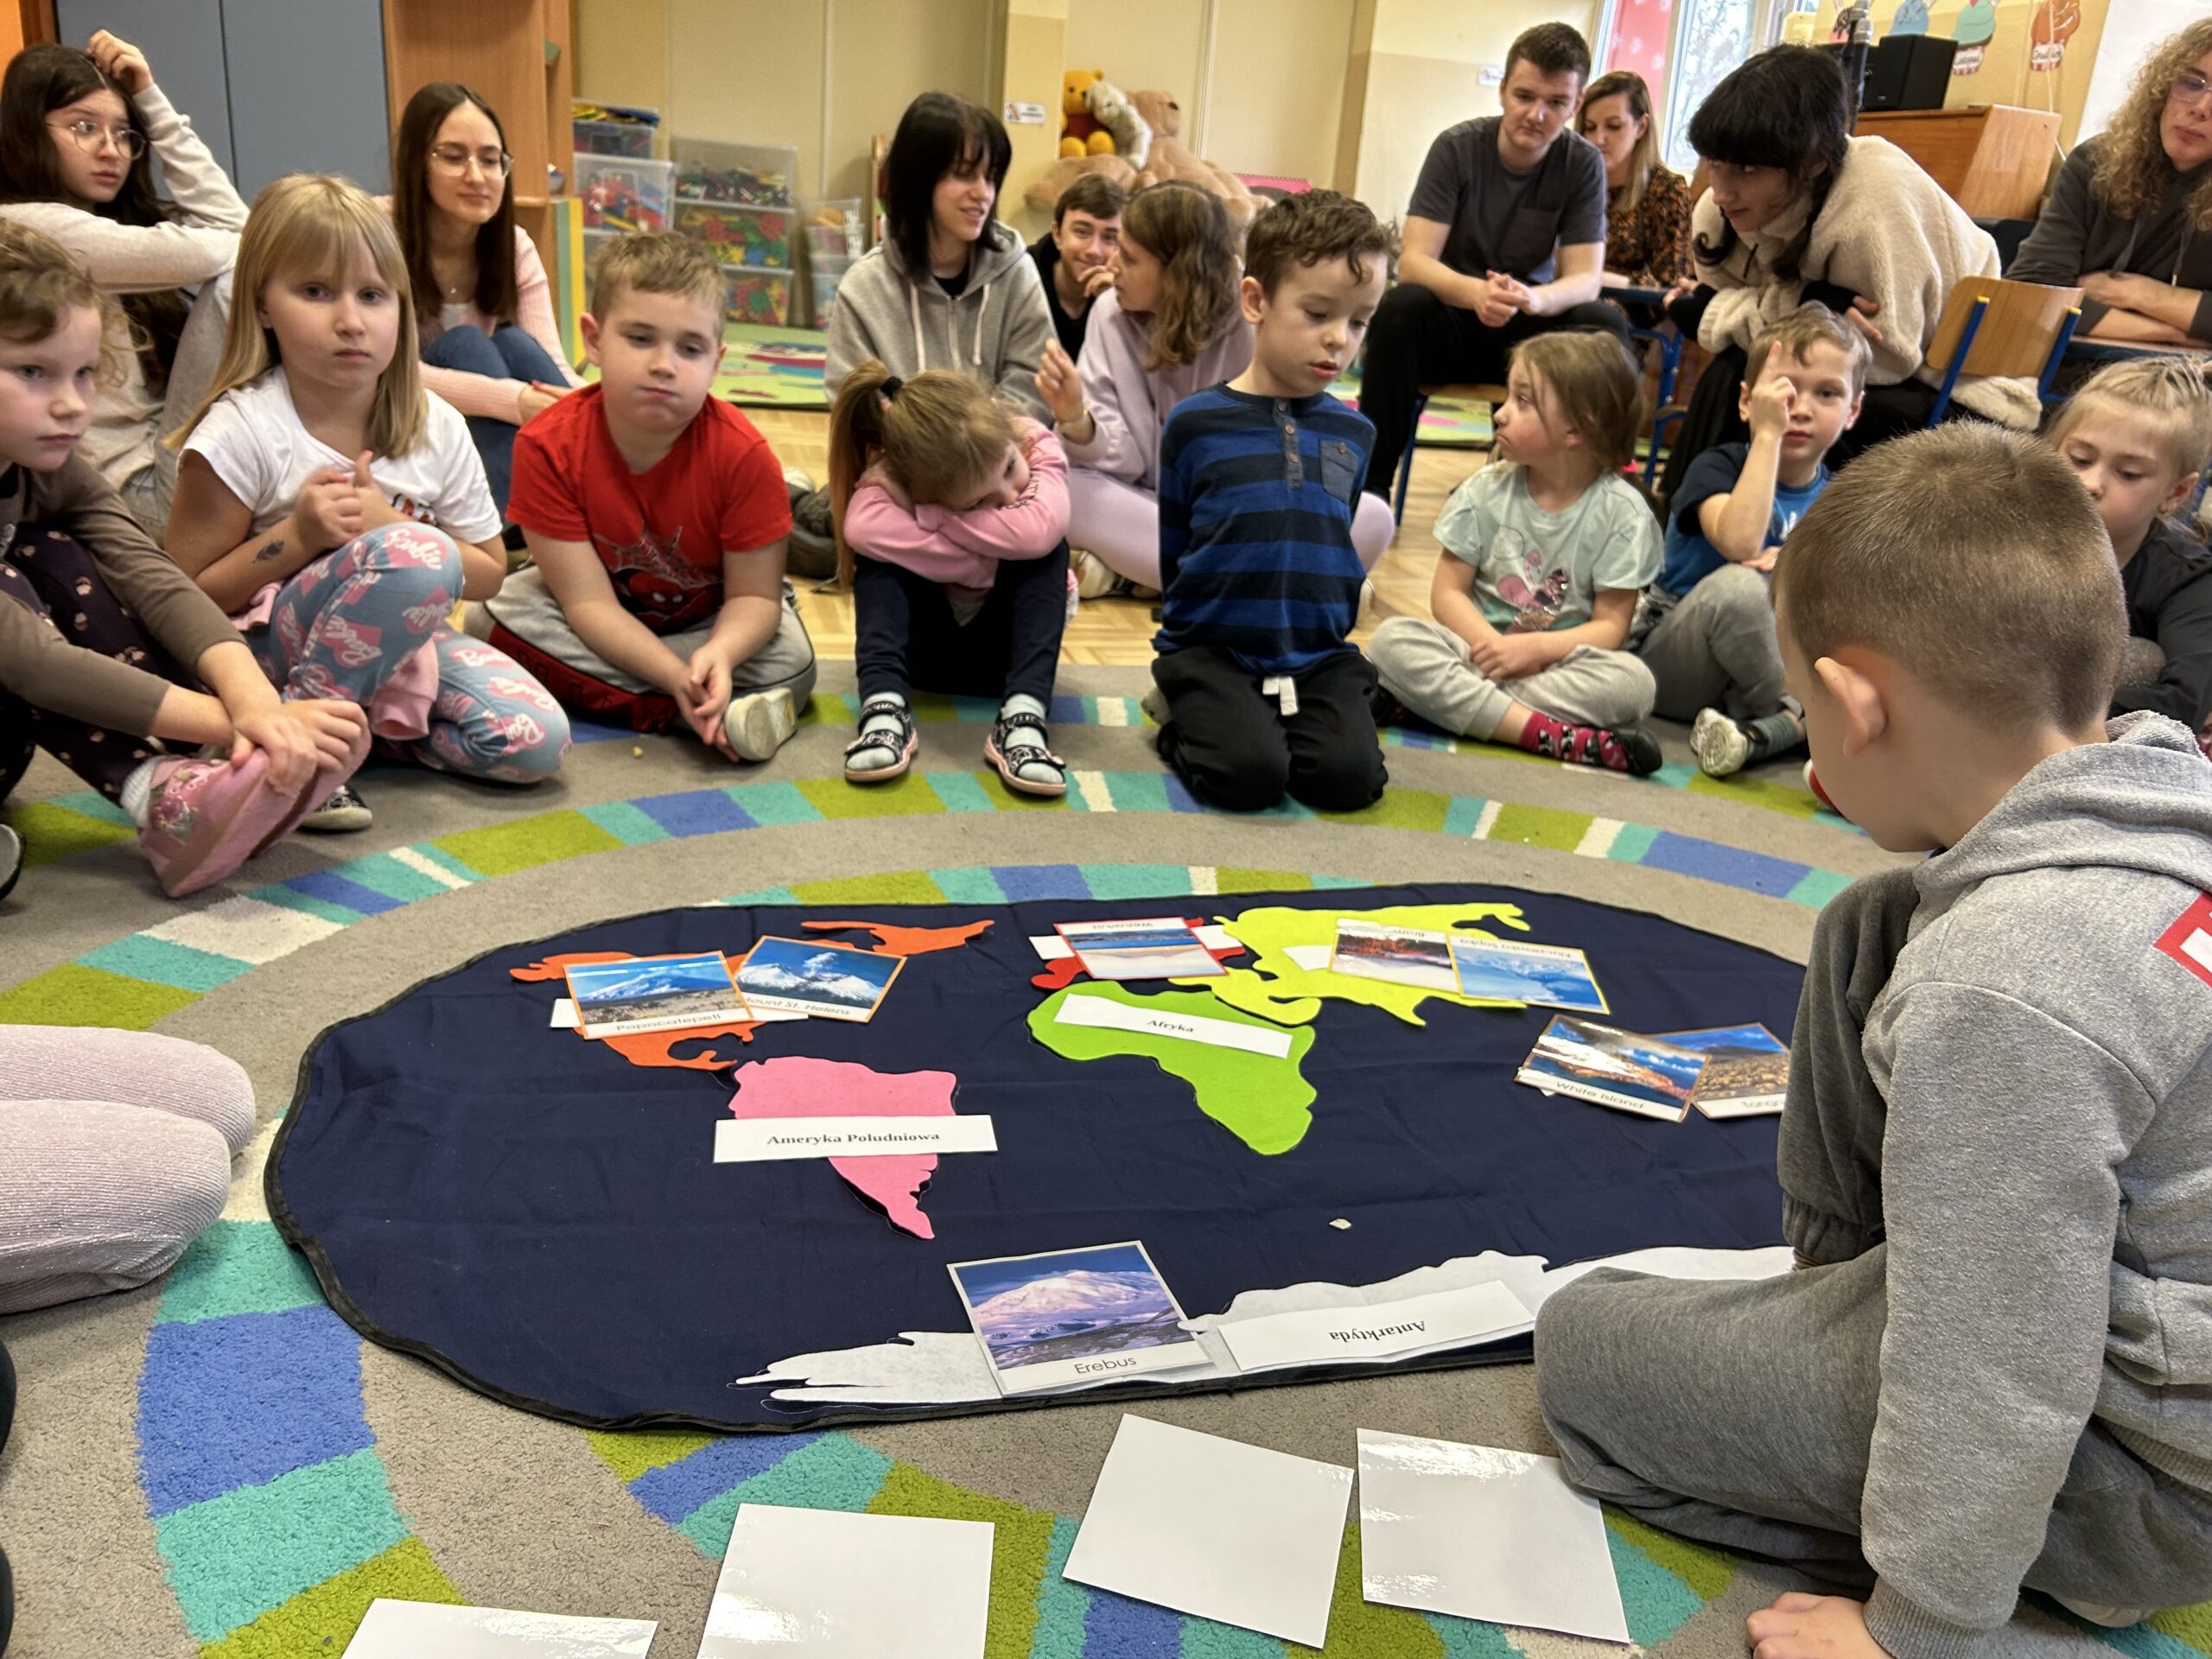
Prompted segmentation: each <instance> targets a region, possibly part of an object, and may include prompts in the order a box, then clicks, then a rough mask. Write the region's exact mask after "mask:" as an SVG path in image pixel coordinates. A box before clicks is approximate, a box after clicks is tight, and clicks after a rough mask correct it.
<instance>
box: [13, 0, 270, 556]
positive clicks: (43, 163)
mask: <svg viewBox="0 0 2212 1659" xmlns="http://www.w3.org/2000/svg"><path fill="white" fill-rule="evenodd" d="M156 158H158V159H159V160H160V162H161V163H162V183H163V184H164V185H165V186H166V187H167V188H168V190H169V192H170V197H169V198H168V199H164V198H163V197H162V196H161V195H160V194H157V193H156V191H155V189H154V180H153V162H155V160H156ZM245 212H246V209H245V202H243V201H241V200H238V192H237V191H236V190H235V189H233V188H232V187H231V181H230V179H229V178H228V177H227V176H226V175H225V174H224V172H223V168H222V165H221V163H220V162H217V161H216V159H215V157H214V156H213V155H212V154H210V153H209V151H208V149H207V145H206V144H204V143H201V142H200V135H199V134H197V133H195V132H194V131H193V130H192V124H191V122H190V121H189V120H188V119H187V118H185V117H183V116H181V115H179V114H178V113H177V112H176V111H175V110H173V109H171V108H170V107H169V101H168V99H166V98H164V97H163V96H162V89H161V88H160V87H159V86H156V85H155V84H154V72H153V71H152V70H151V69H150V68H149V67H147V63H146V59H145V54H143V53H142V52H140V51H139V50H138V48H137V47H135V46H133V45H131V44H130V42H129V41H121V40H118V39H117V38H116V37H115V36H114V35H111V34H109V33H108V32H107V31H106V30H105V29H103V30H101V31H100V32H99V34H97V35H93V36H92V41H91V43H90V44H89V45H88V46H87V47H86V48H85V49H84V50H83V51H79V50H78V49H77V48H74V47H68V46H60V45H54V44H51V43H48V44H42V45H39V46H32V47H26V48H24V49H23V50H22V51H21V52H18V53H17V54H16V55H15V57H14V58H13V59H12V60H10V62H9V65H8V72H7V74H6V76H5V77H4V79H0V215H5V216H6V217H7V218H10V219H16V220H17V221H19V222H21V223H22V224H25V225H29V226H32V227H33V228H35V229H37V230H41V231H43V232H46V233H47V234H48V236H50V237H52V238H54V240H55V241H57V242H59V243H60V245H62V246H63V247H64V248H66V249H67V251H69V252H70V253H71V254H73V256H75V257H76V258H77V260H78V261H79V263H80V264H83V265H84V267H85V268H86V270H88V271H89V272H91V274H92V280H93V281H94V282H95V283H98V284H99V286H100V288H101V289H104V290H105V291H106V292H107V293H110V294H112V295H115V296H118V299H119V300H120V301H121V312H122V321H120V322H119V323H118V328H121V327H128V329H129V332H130V339H129V340H128V341H127V342H125V341H122V340H118V346H122V347H123V349H121V350H119V351H118V353H116V355H117V357H118V360H119V361H120V363H121V365H122V373H121V374H120V375H119V376H118V377H117V378H115V379H114V380H113V382H112V383H111V384H109V385H104V386H103V387H102V388H101V390H100V394H99V402H98V404H96V405H95V406H94V410H93V414H92V429H91V430H90V431H88V432H87V433H86V435H85V439H84V442H83V444H82V446H81V450H80V453H82V454H84V456H85V458H86V460H88V461H91V462H92V465H93V466H95V467H98V468H99V471H100V473H101V474H102V476H104V477H105V479H106V480H107V481H108V482H109V483H111V484H112V485H113V486H115V487H116V488H117V489H118V490H119V491H121V492H122V493H123V499H124V502H125V503H126V504H127V505H129V506H130V510H131V512H133V513H135V514H136V515H137V518H139V520H140V521H141V522H142V523H143V524H144V525H145V526H146V528H147V530H148V531H150V532H151V533H152V534H153V536H154V537H155V538H156V540H158V539H159V538H160V537H161V535H162V531H163V530H164V528H165V527H166V525H167V524H168V512H169V498H170V496H171V495H172V493H174V492H175V487H176V460H175V456H174V455H173V454H171V453H170V452H169V451H168V450H167V449H165V448H162V444H161V442H160V440H161V438H162V435H163V434H165V433H167V432H168V431H169V430H170V429H173V428H174V427H175V425H176V424H177V423H178V421H179V420H181V418H182V416H183V414H184V412H185V411H186V410H190V409H193V408H194V407H196V406H197V405H198V404H199V402H200V399H201V397H204V396H205V395H206V394H207V384H208V381H209V378H211V377H212V376H213V373H214V369H215V361H216V359H217V358H219V356H220V355H221V354H222V348H223V327H224V323H225V321H226V314H227V313H228V310H229V307H230V271H231V265H232V262H233V261H234V260H236V259H237V257H238V232H239V231H240V230H242V229H243V228H244V227H245ZM193 288H197V289H198V290H199V294H198V297H197V298H196V299H195V298H194V296H192V295H191V294H189V293H188V292H186V290H187V289H193Z"/></svg>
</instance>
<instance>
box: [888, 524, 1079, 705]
mask: <svg viewBox="0 0 2212 1659" xmlns="http://www.w3.org/2000/svg"><path fill="white" fill-rule="evenodd" d="M1067 625H1068V544H1067V543H1065V542H1062V543H1060V544H1059V545H1058V547H1056V548H1054V549H1053V550H1052V551H1051V552H1050V553H1047V554H1046V555H1045V556H1044V557H1043V558H1041V559H1001V560H1000V561H999V575H998V580H997V582H995V583H993V584H992V587H991V594H990V597H989V598H988V599H986V600H985V601H983V608H982V610H980V611H978V612H976V614H975V615H973V616H971V617H969V619H968V620H967V621H966V623H964V624H963V623H961V622H959V621H957V620H954V617H953V614H952V601H950V599H948V598H946V597H945V591H944V585H943V584H942V583H940V582H931V580H930V579H929V578H928V577H926V576H918V575H915V574H914V573H913V572H912V571H911V570H909V569H906V568H905V567H903V566H901V565H896V564H887V563H884V562H883V561H881V560H880V559H868V558H861V559H855V561H854V562H853V661H854V663H855V665H856V666H857V667H858V668H859V670H860V682H861V702H867V701H868V699H869V698H870V697H873V696H880V695H881V694H882V693H884V692H887V691H895V692H897V693H898V694H899V696H905V695H906V693H907V692H908V691H909V690H916V691H942V692H944V693H946V694H947V695H949V696H956V697H1000V698H1005V697H1010V696H1014V695H1016V694H1017V693H1021V692H1026V693H1027V694H1028V695H1029V696H1033V697H1034V698H1036V699H1037V700H1038V702H1042V703H1046V704H1048V705H1049V704H1050V703H1051V702H1052V673H1053V671H1054V669H1055V668H1057V667H1058V664H1059V659H1060V635H1061V633H1062V632H1065V629H1066V627H1067Z"/></svg>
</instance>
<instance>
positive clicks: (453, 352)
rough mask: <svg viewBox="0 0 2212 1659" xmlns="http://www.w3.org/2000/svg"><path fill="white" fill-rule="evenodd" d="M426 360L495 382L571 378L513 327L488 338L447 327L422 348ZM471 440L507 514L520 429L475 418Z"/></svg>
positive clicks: (493, 417)
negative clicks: (516, 432) (516, 441)
mask: <svg viewBox="0 0 2212 1659" xmlns="http://www.w3.org/2000/svg"><path fill="white" fill-rule="evenodd" d="M423 361H424V362H425V363H428V364H429V365H430V366H431V367H433V368H438V369H459V370H461V372H463V373H465V374H480V375H483V376H484V377H485V378H486V379H491V380H519V381H521V382H522V383H523V384H524V385H529V384H530V383H531V381H533V380H543V382H545V383H546V384H547V385H554V386H563V385H567V384H568V382H569V377H568V376H566V375H565V374H563V373H562V372H561V369H560V365H558V364H556V363H555V362H554V360H553V359H551V358H550V357H548V356H547V355H546V354H545V348H544V347H543V346H540V345H539V344H538V343H537V340H535V339H533V338H532V337H531V334H530V333H529V331H528V330H526V329H522V328H518V327H515V326H514V324H512V323H507V324H505V326H503V327H499V328H497V329H495V330H493V332H492V333H491V334H486V333H485V332H484V331H483V330H482V329H481V328H476V327H470V326H469V325H467V324H466V323H464V324H462V325H461V327H458V328H448V329H447V330H446V331H445V333H443V334H440V335H439V336H438V337H437V338H436V339H435V340H432V341H431V342H430V343H429V345H428V346H424V347H423ZM467 419H468V435H469V436H470V437H471V438H473V439H474V440H475V441H476V453H477V454H480V455H481V456H482V457H483V458H484V476H485V477H486V479H487V480H490V482H491V485H492V500H493V505H496V506H497V507H498V508H499V512H501V514H502V515H504V514H505V512H506V510H507V486H509V484H510V483H512V481H513V479H514V470H515V428H514V426H513V424H512V423H511V422H507V421H503V420H501V419H499V416H496V415H471V416H468V417H467Z"/></svg>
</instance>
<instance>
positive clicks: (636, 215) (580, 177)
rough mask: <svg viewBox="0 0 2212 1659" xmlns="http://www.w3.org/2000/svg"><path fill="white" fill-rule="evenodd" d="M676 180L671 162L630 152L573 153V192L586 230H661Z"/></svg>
mask: <svg viewBox="0 0 2212 1659" xmlns="http://www.w3.org/2000/svg"><path fill="white" fill-rule="evenodd" d="M675 182H676V167H675V164H674V163H673V162H655V161H647V160H643V159H640V158H639V157H637V156H577V157H576V178H575V190H576V196H577V199H578V200H581V201H582V203H583V205H584V228H585V229H586V230H588V231H664V230H666V229H667V228H668V217H669V198H670V196H671V194H672V187H673V185H674V184H675Z"/></svg>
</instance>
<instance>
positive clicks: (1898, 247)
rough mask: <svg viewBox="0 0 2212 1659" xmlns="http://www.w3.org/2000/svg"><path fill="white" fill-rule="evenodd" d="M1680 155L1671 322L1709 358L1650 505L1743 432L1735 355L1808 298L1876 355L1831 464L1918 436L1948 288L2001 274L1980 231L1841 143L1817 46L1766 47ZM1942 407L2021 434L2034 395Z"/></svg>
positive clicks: (1930, 186) (2000, 385)
mask: <svg viewBox="0 0 2212 1659" xmlns="http://www.w3.org/2000/svg"><path fill="white" fill-rule="evenodd" d="M1690 143H1692V144H1694V145H1695V146H1696V148H1697V153H1698V154H1699V155H1700V156H1703V157H1704V158H1705V161H1706V163H1707V168H1708V170H1709V176H1710V178H1711V180H1712V184H1711V188H1708V189H1707V191H1706V193H1705V194H1704V195H1703V196H1702V197H1701V198H1700V200H1699V201H1698V204H1697V207H1696V210H1695V212H1694V213H1693V214H1692V215H1691V221H1690V225H1691V238H1690V247H1691V252H1692V255H1693V257H1694V281H1695V286H1694V291H1691V292H1688V293H1687V294H1686V295H1684V296H1682V297H1681V298H1679V299H1678V300H1677V301H1676V302H1675V303H1674V304H1673V305H1672V306H1670V308H1669V315H1671V316H1672V317H1673V318H1674V319H1675V322H1676V323H1677V324H1678V325H1679V326H1680V327H1681V329H1682V331H1683V332H1684V333H1685V334H1695V335H1696V337H1697V340H1698V343H1699V344H1700V345H1701V346H1704V347H1705V348H1706V350H1707V351H1708V352H1711V353H1713V354H1714V355H1713V362H1712V363H1711V364H1710V365H1707V369H1706V371H1705V372H1704V373H1703V374H1702V375H1701V376H1700V377H1699V380H1698V388H1697V391H1696V393H1695V395H1694V397H1692V399H1691V402H1690V409H1689V414H1688V417H1687V418H1686V419H1685V420H1684V422H1683V429H1682V431H1681V435H1679V436H1678V438H1677V441H1676V442H1675V447H1674V450H1673V452H1672V454H1669V457H1668V462H1667V473H1666V476H1665V479H1664V480H1663V483H1662V490H1661V493H1662V495H1671V494H1672V493H1673V491H1674V488H1675V485H1676V483H1677V482H1678V481H1679V480H1680V479H1681V473H1682V470H1683V468H1684V467H1687V466H1688V462H1689V461H1690V460H1691V458H1692V457H1694V455H1696V454H1698V453H1700V451H1702V450H1704V449H1707V448H1710V447H1712V446H1713V444H1716V443H1729V442H1740V441H1741V440H1742V439H1743V438H1744V437H1745V435H1746V433H1747V431H1748V429H1747V428H1746V427H1745V424H1744V421H1743V417H1742V416H1741V415H1740V414H1739V413H1738V410H1737V391H1738V387H1739V386H1740V385H1741V384H1742V381H1743V375H1744V370H1745V353H1746V352H1748V350H1749V349H1750V346H1751V340H1752V339H1753V338H1754V337H1755V336H1757V335H1758V334H1759V333H1761V332H1762V331H1763V330H1764V328H1765V327H1767V326H1768V325H1769V324H1770V323H1773V322H1777V321H1780V320H1781V319H1782V318H1783V317H1784V316H1787V315H1789V313H1791V312H1793V311H1795V310H1796V309H1797V308H1798V307H1799V306H1801V305H1802V304H1804V303H1805V302H1807V301H1808V300H1817V301H1819V302H1821V303H1822V304H1824V305H1826V306H1827V308H1829V309H1830V310H1831V311H1834V313H1835V314H1836V315H1838V316H1840V317H1843V318H1845V319H1847V321H1849V322H1850V323H1851V325H1852V326H1853V327H1855V328H1857V329H1858V330H1859V332H1860V333H1861V334H1864V335H1866V340H1867V343H1868V344H1869V346H1871V347H1872V353H1873V362H1872V366H1871V367H1870V368H1869V370H1868V371H1867V375H1866V398H1865V401H1864V403H1863V404H1862V406H1861V410H1860V414H1859V423H1858V424H1857V425H1856V426H1854V427H1853V429H1851V430H1850V431H1849V432H1847V433H1846V434H1845V435H1844V436H1843V437H1842V438H1841V439H1840V440H1839V441H1838V442H1837V444H1836V446H1835V448H1834V450H1833V451H1832V452H1831V453H1830V456H1829V461H1830V464H1831V465H1833V466H1840V465H1842V464H1843V463H1844V462H1845V461H1848V460H1849V459H1850V458H1851V457H1852V456H1853V455H1854V454H1858V453H1859V452H1860V451H1861V450H1864V449H1867V448H1872V446H1873V445H1875V444H1877V443H1879V442H1882V441H1883V440H1884V439H1885V438H1893V437H1896V436H1897V435H1899V434H1900V433H1904V432H1909V431H1910V430H1912V429H1914V428H1916V427H1918V426H1921V425H1923V424H1925V423H1926V422H1927V419H1928V416H1929V413H1930V412H1931V411H1932V410H1934V408H1935V406H1936V385H1937V383H1938V380H1939V377H1937V376H1936V375H1935V374H1934V373H1933V372H1929V371H1928V370H1925V369H1923V366H1922V365H1923V360H1924V359H1925V358H1926V357H1927V354H1928V347H1929V343H1930V341H1931V340H1933V339H1934V337H1935V334H1936V324H1937V323H1938V322H1939V321H1941V320H1942V314H1943V306H1944V302H1946V300H1947V299H1948V297H1949V296H1950V292H1951V289H1953V287H1955V285H1956V284H1957V283H1960V282H1961V281H1962V280H1964V279H1966V278H1967V277H1995V276H1997V275H1998V274H1999V270H1998V257H1997V244H1996V243H1995V241H1994V240H1993V239H1992V238H1991V237H1990V235H1989V233H1988V232H1986V231H1985V230H1983V229H1981V228H1980V226H1977V225H1976V224H1975V223H1974V220H1973V219H1969V218H1967V213H1966V210H1965V209H1964V208H1962V207H1960V206H1959V204H1958V203H1957V202H1955V201H1954V200H1951V198H1950V197H1949V196H1948V195H1946V194H1944V193H1943V189H1942V187H1941V186H1940V185H1938V184H1937V183H1936V181H1935V180H1934V179H1932V178H1930V177H1929V175H1927V174H1926V173H1925V172H1924V171H1923V170H1922V168H1921V167H1920V164H1919V163H1918V162H1915V161H1914V160H1913V159H1912V157H1910V156H1908V155H1906V154H1905V153H1904V151H1903V150H1901V149H1898V148H1897V146H1896V145H1895V144H1892V143H1890V142H1889V140H1887V139H1886V138H1861V137H1853V136H1852V135H1851V111H1850V97H1849V94H1848V93H1847V92H1846V90H1845V88H1844V84H1843V75H1842V72H1841V71H1840V69H1839V68H1838V67H1837V65H1836V60H1834V58H1833V57H1831V56H1829V55H1828V54H1827V53H1825V52H1822V51H1821V50H1819V49H1818V48H1814V47H1808V46H1777V47H1775V48H1771V49H1770V50H1768V51H1765V52H1761V53H1759V54H1758V55H1756V56H1755V57H1753V58H1752V59H1751V60H1750V61H1748V62H1746V63H1745V64H1743V65H1742V66H1741V67H1738V68H1736V69H1734V70H1732V72H1730V73H1729V74H1728V75H1727V76H1726V78H1725V79H1722V81H1721V82H1720V84H1719V86H1715V87H1714V88H1713V92H1712V93H1711V94H1710V95H1709V96H1708V97H1707V99H1706V100H1705V102H1704V103H1703V104H1701V105H1699V106H1698V111H1697V113H1696V114H1695V115H1694V116H1692V117H1691V118H1690ZM1677 287H1678V290H1679V289H1684V288H1687V287H1688V279H1686V281H1685V283H1681V284H1678V285H1677ZM1952 402H1953V404H1954V405H1955V407H1956V408H1957V410H1958V411H1959V412H1960V413H1961V415H1978V416H1980V417H1981V418H1982V419H1984V420H1989V421H1996V422H1999V423H2001V424H2003V425H2005V426H2010V427H2012V428H2015V429H2018V430H2020V431H2024V432H2026V431H2033V430H2034V429H2035V426H2036V421H2037V416H2038V414H2039V412H2040V405H2039V404H2037V399H2036V390H2035V385H2034V383H2033V382H2031V381H2028V380H2011V379H2000V378H1997V377H1995V376H1993V375H1966V376H1962V377H1961V378H1960V380H1959V383H1958V386H1957V388H1956V390H1955V391H1954V392H1953V393H1952Z"/></svg>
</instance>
